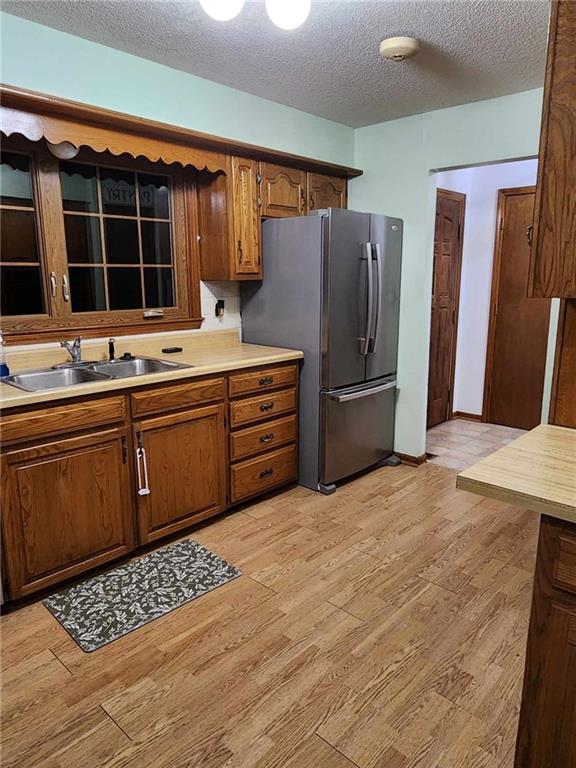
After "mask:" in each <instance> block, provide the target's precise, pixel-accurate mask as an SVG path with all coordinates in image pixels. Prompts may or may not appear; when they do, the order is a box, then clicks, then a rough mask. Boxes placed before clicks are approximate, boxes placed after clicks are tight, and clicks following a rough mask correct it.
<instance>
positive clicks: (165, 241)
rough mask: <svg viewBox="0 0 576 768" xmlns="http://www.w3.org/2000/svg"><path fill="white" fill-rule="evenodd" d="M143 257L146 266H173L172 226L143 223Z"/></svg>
mask: <svg viewBox="0 0 576 768" xmlns="http://www.w3.org/2000/svg"><path fill="white" fill-rule="evenodd" d="M140 226H141V227H142V256H143V259H144V264H171V263H172V249H171V246H170V224H168V222H166V223H164V222H159V221H142V222H140Z"/></svg>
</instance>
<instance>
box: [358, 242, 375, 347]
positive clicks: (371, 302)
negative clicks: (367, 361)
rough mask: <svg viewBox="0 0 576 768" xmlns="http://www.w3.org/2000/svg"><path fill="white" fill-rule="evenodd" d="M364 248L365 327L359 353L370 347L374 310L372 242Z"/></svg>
mask: <svg viewBox="0 0 576 768" xmlns="http://www.w3.org/2000/svg"><path fill="white" fill-rule="evenodd" d="M364 248H365V249H366V256H365V258H366V275H367V280H368V286H367V297H368V303H367V307H366V328H365V330H364V336H363V337H362V338H361V339H360V353H361V354H362V355H367V354H368V352H369V348H370V332H371V330H372V313H373V312H374V277H373V275H372V243H365V244H364Z"/></svg>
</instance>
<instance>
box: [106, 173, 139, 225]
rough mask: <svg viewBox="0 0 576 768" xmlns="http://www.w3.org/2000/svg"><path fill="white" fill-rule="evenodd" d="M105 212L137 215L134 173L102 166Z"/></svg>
mask: <svg viewBox="0 0 576 768" xmlns="http://www.w3.org/2000/svg"><path fill="white" fill-rule="evenodd" d="M100 185H101V187H102V205H103V207H104V213H113V214H116V215H119V216H136V183H135V177H134V174H133V173H130V172H129V171H119V170H116V169H114V168H100Z"/></svg>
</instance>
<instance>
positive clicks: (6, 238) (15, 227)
mask: <svg viewBox="0 0 576 768" xmlns="http://www.w3.org/2000/svg"><path fill="white" fill-rule="evenodd" d="M0 216H1V219H0V230H1V233H2V239H1V244H0V247H1V249H2V250H1V252H0V258H1V260H2V261H38V248H37V244H36V221H35V214H34V212H33V211H7V210H2V211H0Z"/></svg>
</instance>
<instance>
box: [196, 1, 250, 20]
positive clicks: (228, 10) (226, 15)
mask: <svg viewBox="0 0 576 768" xmlns="http://www.w3.org/2000/svg"><path fill="white" fill-rule="evenodd" d="M200 5H201V6H202V8H204V10H205V11H206V13H207V14H208V16H211V17H212V18H213V19H216V21H230V19H233V18H234V17H235V16H238V14H239V13H240V11H241V10H242V7H243V5H244V0H200Z"/></svg>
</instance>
